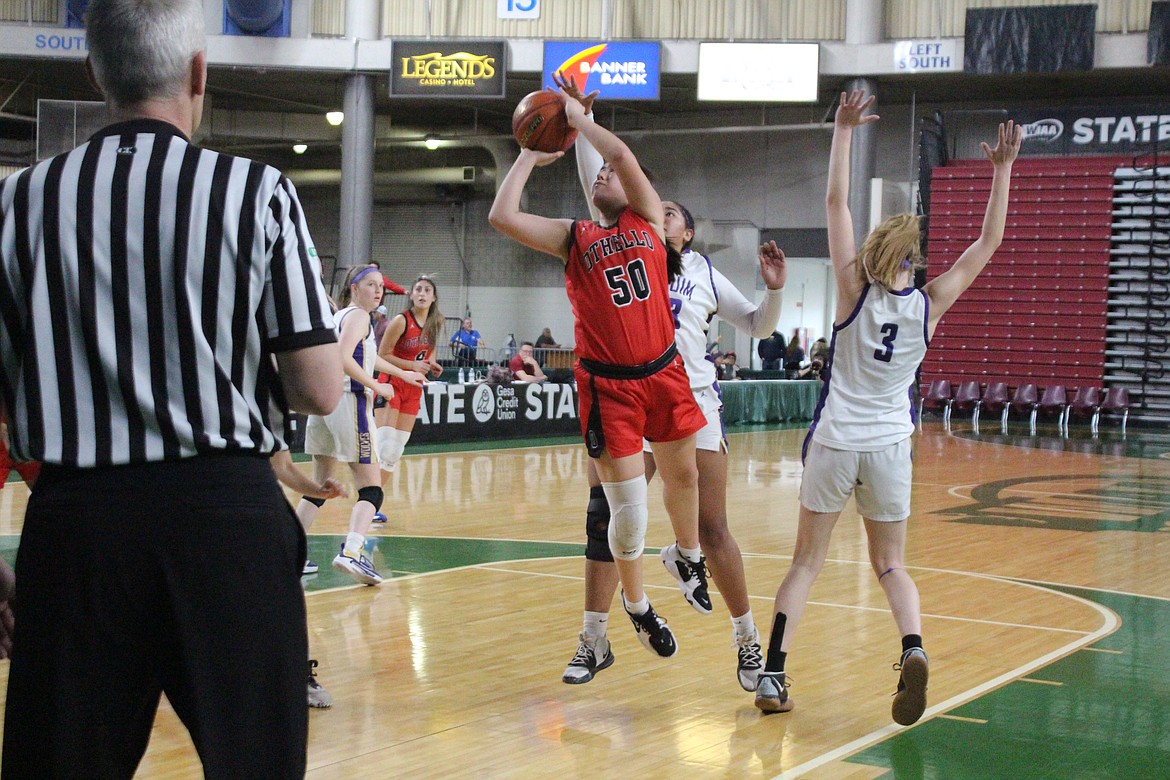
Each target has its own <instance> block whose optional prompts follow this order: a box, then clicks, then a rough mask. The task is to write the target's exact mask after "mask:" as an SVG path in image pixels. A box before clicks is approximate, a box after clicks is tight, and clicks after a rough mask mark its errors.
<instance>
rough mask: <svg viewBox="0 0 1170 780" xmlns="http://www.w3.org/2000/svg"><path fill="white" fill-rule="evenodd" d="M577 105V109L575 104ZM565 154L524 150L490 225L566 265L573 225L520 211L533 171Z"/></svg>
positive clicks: (499, 196) (505, 183) (498, 195)
mask: <svg viewBox="0 0 1170 780" xmlns="http://www.w3.org/2000/svg"><path fill="white" fill-rule="evenodd" d="M574 104H575V105H576V103H575V101H574ZM563 154H564V152H556V153H555V154H549V153H548V152H534V151H533V150H531V149H521V150H520V156H519V157H517V158H516V162H515V163H513V164H512V168H511V170H509V171H508V175H507V176H505V177H504V181H503V182H502V183H501V184H500V189H499V191H498V192H496V200H495V203H493V204H492V210H491V212H490V213H489V214H488V222H490V223H491V225H492V227H494V228H495V229H496V230H498V231H500V232H501V233H503V234H504V235H505V236H507V237H508V238H511V239H514V240H516V241H519V242H520V243H521V244H524V246H527V247H531V248H532V249H535V250H537V251H538V252H544V253H545V254H549V255H552V256H553V257H559V258H560V260H561V262H562V263H567V262H568V261H569V238H570V234H571V232H572V230H573V221H572V220H570V219H549V218H548V217H539V216H537V215H535V214H528V213H526V212H524V211H521V210H520V196H521V195H522V194H523V193H524V185H525V184H527V183H528V177H529V176H531V175H532V169H533V168H535V167H536V166H538V165H548V164H549V163H551V162H553V161H555V160H558V159H560V158H561V156H562V155H563Z"/></svg>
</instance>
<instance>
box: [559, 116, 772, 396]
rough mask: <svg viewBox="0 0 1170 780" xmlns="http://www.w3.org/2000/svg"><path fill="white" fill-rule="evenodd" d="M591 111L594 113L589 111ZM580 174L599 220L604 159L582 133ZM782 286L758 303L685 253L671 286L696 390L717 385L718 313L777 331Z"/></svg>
mask: <svg viewBox="0 0 1170 780" xmlns="http://www.w3.org/2000/svg"><path fill="white" fill-rule="evenodd" d="M590 116H592V115H590ZM575 146H576V152H577V176H578V177H579V179H580V181H581V189H583V190H584V191H585V200H586V201H587V202H589V213H590V215H592V217H593V219H594V220H597V219H600V217H601V215H600V214H599V213H598V211H597V208H596V207H595V206H594V205H593V203H592V202H591V201H590V199H589V193H590V187H591V185H592V184H593V180H594V179H595V178H597V172H598V171H600V170H601V166H602V164H604V162H605V161H604V160H603V159H602V158H601V155H600V154H598V152H597V150H596V149H594V148H593V146H592V145H591V144H590V143H589V141H587V140H586V139H585V137H584V136H577V141H576V144H575ZM780 303H781V293H780V290H768V291H767V292H766V293H764V300H763V301H761V302H760V304H759V306H757V305H756V304H754V303H751V302H750V301H748V299H747V298H745V297H743V294H742V293H741V292H740V291H739V290H738V289H737V288H736V287H735V285H733V284H732V283H731V282H729V281H728V280H727V277H725V276H724V275H723V274H721V273H719V271H717V270H715V267H714V266H713V265H711V261H710V260H709V259H707V258H706V257H705V256H703V255H701V254H699V253H698V252H696V251H694V250H692V249H684V250H683V252H682V275H681V276H679V277H678V278H676V279H675V280H674V281H673V282H671V285H670V308H671V311H672V313H673V314H674V341H675V345H676V346H677V347H678V354H679V355H680V356H681V357H682V359H683V366H684V367H685V368H686V371H687V377H688V378H689V379H690V383H691V389H692V390H696V391H697V390H699V389H701V388H705V387H710V386H712V385H713V384H715V364H714V363H712V362H711V360H710V359H709V358H708V356H707V331H708V330H710V328H711V319H712V318H713V317H714V316H715V315H719V317H720V319H723V320H725V321H727V322H729V323H731V324H732V326H733V327H736V328H738V329H739V330H742V331H743V332H745V333H750V334H752V336H754V337H755V338H758V339H762V338H766V337H768V336H770V335H772V331H773V330H775V328H776V322H777V321H778V320H779V319H780Z"/></svg>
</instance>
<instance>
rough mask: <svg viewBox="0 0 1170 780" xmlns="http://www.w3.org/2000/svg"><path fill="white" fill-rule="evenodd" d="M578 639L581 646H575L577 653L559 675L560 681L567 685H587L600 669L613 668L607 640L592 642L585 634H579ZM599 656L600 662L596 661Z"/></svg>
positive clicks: (602, 638)
mask: <svg viewBox="0 0 1170 780" xmlns="http://www.w3.org/2000/svg"><path fill="white" fill-rule="evenodd" d="M580 639H581V644H579V645H577V653H576V654H575V655H574V656H573V660H572V661H569V665H568V666H566V667H565V673H564V674H563V675H561V681H562V682H566V683H568V684H569V685H580V684H582V683H587V682H589V681H590V680H592V679H593V675H595V674H597V673H598V672H600V671H601V670H602V669H608V668H609V667H611V666H613V651H612V650H611V649H610V647H609V640H608V639H606V638H605V637H600V638H598V639H595V640H594V639H590V638H589V637H587V636H586V635H585V634H581V636H580ZM599 654H600V655H601V660H600V661H598V660H597V656H598V655H599Z"/></svg>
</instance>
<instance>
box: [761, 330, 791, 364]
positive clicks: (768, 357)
mask: <svg viewBox="0 0 1170 780" xmlns="http://www.w3.org/2000/svg"><path fill="white" fill-rule="evenodd" d="M756 352H757V354H759V356H760V360H762V361H763V365H761V368H763V369H764V370H765V371H779V370H780V367H781V366H782V365H783V363H784V337H783V336H781V335H780V331H778V330H774V331H772V335H771V336H769V337H768V338H766V339H760V343H759V345H758V346H757V347H756Z"/></svg>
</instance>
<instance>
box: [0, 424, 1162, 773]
mask: <svg viewBox="0 0 1170 780" xmlns="http://www.w3.org/2000/svg"><path fill="white" fill-rule="evenodd" d="M986 430H987V429H986V428H985V433H984V435H983V436H982V437H979V436H975V435H973V434H971V433H970V432H969V426H967V427H964V426H963V425H962V424H957V425H956V426H955V428H954V432H953V434H947V433H945V432H944V431H943V430H942V429H941V428H940V427H938V426H933V427H932V426H931V425H928V426H927V429H926V432H925V433H924V434H923V435H922V436H921V437H919V440H918V443H917V448H916V456H915V457H916V465H915V491H914V516H913V517H912V519H911V525H910V530H909V544H908V551H907V557H908V562H909V564H910V566H911V570H912V573H913V574H914V576H915V579H916V580H917V582H918V585H919V588H920V590H921V594H922V605H923V612H924V635H925V638H926V647H927V650H928V652H929V653H930V658H931V683H930V706H929V709H928V710H927V715H926V717H925V718H924V719H923V721H922V722H921V723H919V724H918V725H916V726H915V727H912V728H910V729H902V728H899V727H896V726H894V725H893V724H892V722H891V721H890V715H889V707H890V694H891V693H892V692H893V690H894V687H895V685H896V682H897V673H896V672H895V671H893V670H892V669H891V664H892V663H893V662H894V661H896V660H897V655H898V651H899V649H900V646H899V642H898V636H897V632H896V630H895V628H894V625H893V621H892V620H891V618H890V616H889V613H888V611H887V609H886V603H885V599H884V597H883V595H882V591H881V589H880V587H878V585H877V583H876V581H875V578H874V576H873V574H872V572H871V570H870V568H869V564H868V561H867V557H866V551H865V539H864V532H863V530H862V526H861V522H860V520H859V519H858V517H857V515H856V513H855V512H854V511H853V509H852V506H850V508H849V509H847V510H846V512H845V513H844V514H843V515H842V518H841V520H840V522H839V524H838V528H837V531H836V534H835V537H834V541H833V546H832V550H831V552H830V559H829V562H828V563H827V564H826V566H825V569H824V571H823V573H822V575H821V577H820V578H819V580H818V581H817V583H816V585H815V586H814V589H813V593H812V603H811V605H810V607H809V609H808V611H807V612H806V614H805V617H804V620H803V621H802V623H801V625H800V629H799V632H798V634H797V636H796V639H795V643H794V646H793V648H792V651H791V653H790V656H789V662H788V669H789V672H790V674H791V676H792V677H793V678H794V679H795V683H794V685H793V688H792V695H793V696H794V699H795V702H796V708H795V710H794V711H793V712H791V713H788V714H781V715H770V716H764V715H762V714H761V713H760V712H759V711H757V710H756V709H755V707H754V706H753V704H752V697H751V695H750V694H748V693H745V692H743V691H742V690H740V688H739V686H738V684H737V682H736V679H735V652H734V649H733V647H732V645H731V630H730V623H729V621H728V616H727V612H726V609H725V608H724V606H723V604H722V602H720V601H719V600H718V599H716V600H715V601H716V611H715V614H714V615H711V616H702V615H699V614H698V613H696V612H694V611H692V610H691V609H690V608H689V607H688V606H687V605H686V604H685V603H684V602H683V601H682V599H681V597H680V596H679V595H678V593H677V591H676V590H675V589H674V588H673V586H672V585H671V582H670V580H669V579H668V577H667V575H666V573H665V572H664V571H662V568H661V566H660V565H659V564H658V563H657V561H655V560H654V559H653V557H649V556H648V557H647V563H646V565H647V572H648V577H647V582H648V585H649V587H650V590H649V592H650V596H651V599H652V600H653V601H654V603H655V606H656V608H657V609H658V610H659V612H660V613H661V614H663V615H664V616H665V617H667V618H668V619H669V620H670V624H671V626H672V627H673V628H674V630H675V633H676V635H677V636H678V639H679V645H680V651H679V654H678V655H677V656H675V657H674V658H672V659H668V660H664V659H659V658H657V657H655V656H652V655H651V654H649V653H647V652H646V651H645V650H643V649H642V648H641V646H640V645H639V644H638V642H637V640H636V639H635V637H634V634H633V631H632V629H631V627H630V626H629V624H628V622H627V621H626V619H625V617H624V615H623V614H622V613H621V611H620V607H619V608H618V611H616V612H614V613H611V614H612V618H613V619H612V620H611V625H610V629H609V636H610V639H611V641H612V643H613V650H614V653H615V656H616V659H617V660H616V662H615V664H614V665H613V666H612V667H611V668H609V669H607V670H605V671H603V672H601V673H599V675H598V676H597V678H596V679H594V680H593V681H592V682H590V683H588V684H586V685H578V686H570V685H565V684H563V683H562V682H561V681H560V676H561V672H562V671H563V669H564V666H565V664H566V663H567V662H568V660H569V659H570V657H571V656H572V653H573V651H574V649H575V647H576V642H577V636H576V635H577V632H578V631H579V630H580V622H581V608H582V595H581V594H582V568H583V566H582V561H581V558H580V554H581V551H582V549H583V547H582V543H581V539H582V527H583V514H584V512H583V505H584V499H585V497H586V492H587V491H586V483H585V478H584V466H585V456H584V454H583V451H582V448H581V447H580V446H577V445H573V444H567V443H566V444H555V445H552V446H548V445H545V446H531V447H523V446H521V447H514V448H506V449H494V450H479V451H450V450H448V451H445V452H433V453H431V454H418V453H419V452H420V450H419V449H417V448H416V449H415V450H414V452H415V454H411V455H408V457H406V458H405V459H404V461H403V463H402V465H401V466H400V467H399V471H398V473H396V474H395V475H394V476H393V477H392V478H391V480H390V481H389V482H388V483H387V487H386V492H387V507H388V508H387V513H388V514H389V515H390V518H391V522H390V524H389V527H388V528H386V529H385V530H382V531H379V532H377V534H376V535H377V536H378V537H379V538H378V539H377V546H376V549H375V550H374V552H373V555H374V558H375V561H376V562H377V564H378V565H379V568H380V569H381V570H382V571H383V572H384V573H388V572H390V571H392V572H393V574H394V579H392V580H388V581H387V582H386V583H384V584H383V585H382V586H380V587H377V588H364V587H356V586H353V585H352V584H350V583H349V581H348V580H347V579H346V578H344V577H340V576H338V575H336V574H334V573H333V572H332V571H330V570H329V569H328V563H329V560H330V559H331V557H332V555H333V554H334V552H335V551H336V549H337V546H338V544H339V543H340V540H341V536H342V534H343V533H344V531H345V524H346V521H347V518H348V509H349V503H348V502H343V501H339V502H332V505H327V506H326V509H325V510H324V511H323V512H322V517H321V519H320V520H319V521H318V523H317V525H316V526H315V527H314V528H313V529H312V535H311V537H310V542H311V547H312V550H311V557H313V558H314V560H316V561H317V562H318V563H320V564H321V565H322V573H321V574H320V575H318V576H317V577H315V578H311V579H307V580H306V593H307V600H308V605H309V624H310V631H311V637H310V645H311V648H312V652H313V655H314V657H316V658H317V659H319V661H320V662H321V666H320V669H319V673H320V679H321V681H322V682H323V683H324V684H325V686H326V687H327V688H328V690H329V691H330V692H331V693H332V694H333V696H334V699H335V702H336V703H335V705H334V707H333V708H332V709H330V710H320V711H313V712H312V713H311V716H310V729H311V731H310V748H309V774H308V776H309V777H310V778H345V779H346V780H353V779H354V778H389V777H490V778H497V777H502V778H527V777H559V778H567V777H615V778H624V777H637V778H657V777H678V776H683V777H688V778H690V777H726V778H740V777H744V778H757V777H759V778H773V777H797V776H804V777H829V778H873V777H898V778H903V777H911V778H913V777H921V778H926V777H930V778H947V779H948V780H949V779H950V778H1024V777H1027V778H1073V777H1076V778H1081V777H1125V778H1142V777H1149V778H1153V777H1166V776H1167V772H1168V770H1167V769H1166V767H1167V766H1170V715H1168V714H1167V713H1168V712H1170V707H1168V705H1170V565H1167V562H1168V561H1170V522H1168V521H1170V511H1168V508H1170V460H1168V459H1167V457H1166V456H1167V454H1168V453H1170V436H1167V435H1166V434H1164V433H1135V432H1132V431H1131V433H1130V436H1129V438H1128V439H1127V440H1125V441H1121V440H1119V439H1118V438H1117V436H1116V433H1115V432H1112V431H1107V432H1106V433H1104V434H1103V435H1102V438H1101V439H1100V440H1091V439H1088V438H1077V437H1076V436H1074V438H1072V439H1061V438H1059V437H1055V436H1038V437H1028V436H1013V437H1003V436H999V435H993V434H988V433H986ZM803 435H804V431H803V429H799V430H796V429H793V430H760V431H753V432H746V433H739V434H735V435H733V436H732V437H731V446H732V455H731V460H730V477H729V494H730V496H731V498H730V500H729V515H730V518H731V523H732V528H733V530H734V532H735V535H736V537H737V539H738V541H739V543H740V546H741V548H742V549H743V551H744V553H745V568H746V572H747V577H748V585H749V591H750V593H751V594H752V596H753V602H752V606H753V611H754V612H755V615H756V619H757V621H758V623H759V624H760V626H761V630H762V631H763V632H764V633H765V635H766V632H767V630H768V627H769V625H770V621H771V601H772V596H773V594H774V592H775V588H776V586H777V585H778V584H779V582H780V579H781V578H782V576H783V574H784V572H785V570H786V568H787V566H788V562H789V556H790V554H791V551H792V546H793V541H794V534H795V528H796V511H797V489H798V486H799V480H800V474H801V465H800V457H799V448H800V442H801V439H802V437H803ZM408 452H410V450H408ZM26 495H27V492H26V491H25V488H24V486H23V484H20V483H9V485H8V487H7V489H5V490H4V491H2V492H0V551H3V552H4V553H5V554H6V556H7V557H9V559H10V560H11V557H12V556H11V552H12V550H13V549H14V548H15V545H16V538H15V535H16V534H18V533H19V528H20V517H21V516H22V514H23V506H24V501H25V496H26ZM651 503H652V510H651V521H650V533H649V540H648V543H649V544H650V545H659V544H666V543H667V542H668V541H670V532H669V524H668V522H667V520H666V518H665V515H664V513H663V512H662V510H661V503H660V500H659V498H658V491H657V490H656V489H652V491H651ZM78 522H83V519H81V518H79V519H78ZM6 676H7V664H0V678H4V679H5V680H6ZM241 705H242V706H246V703H243V702H242V703H241ZM139 776H141V777H149V778H190V777H199V776H200V772H199V767H198V763H197V760H196V759H195V757H194V755H193V751H192V749H191V746H190V741H189V739H188V737H187V736H186V732H185V731H184V729H183V728H182V726H181V724H179V723H178V721H177V719H176V718H175V717H174V715H173V713H172V712H171V711H170V709H169V707H167V706H166V705H165V703H164V706H163V708H162V710H161V711H160V716H159V720H158V722H157V724H156V727H155V733H154V737H153V739H152V742H151V745H150V749H149V751H148V753H147V756H146V758H145V759H144V762H143V765H142V767H141V770H140V772H139Z"/></svg>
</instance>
